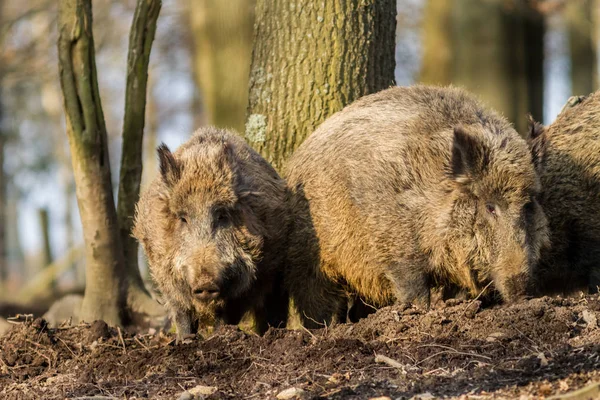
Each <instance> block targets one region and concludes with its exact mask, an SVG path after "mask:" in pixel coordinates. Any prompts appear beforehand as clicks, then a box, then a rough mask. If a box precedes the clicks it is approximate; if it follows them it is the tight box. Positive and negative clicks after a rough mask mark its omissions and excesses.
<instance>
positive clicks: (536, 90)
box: [452, 0, 544, 132]
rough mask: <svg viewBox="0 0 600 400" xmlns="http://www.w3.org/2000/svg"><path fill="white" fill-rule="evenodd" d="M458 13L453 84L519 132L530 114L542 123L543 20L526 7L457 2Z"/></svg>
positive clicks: (474, 0) (470, 0)
mask: <svg viewBox="0 0 600 400" xmlns="http://www.w3.org/2000/svg"><path fill="white" fill-rule="evenodd" d="M453 4H454V8H453V17H452V18H453V23H454V28H453V34H452V48H453V50H454V65H453V76H454V82H455V83H457V84H459V85H461V86H464V87H465V88H467V89H468V90H471V91H473V92H474V93H477V94H478V95H479V96H480V97H481V98H482V99H483V100H484V101H485V102H486V103H488V104H489V105H490V106H491V107H493V108H495V109H497V110H498V111H500V112H502V113H503V114H504V115H505V116H506V117H507V118H508V119H509V120H510V121H511V122H513V123H514V124H515V127H516V128H517V130H518V131H519V132H525V131H526V126H527V121H526V114H527V113H529V112H533V114H534V117H536V118H539V119H540V120H541V118H542V115H541V114H542V107H543V62H544V60H543V35H544V23H543V19H542V17H541V15H539V14H538V13H537V12H536V11H534V10H533V9H531V8H530V7H529V6H528V5H526V4H525V3H524V2H515V3H514V4H513V6H512V7H508V6H507V4H506V3H505V2H502V1H479V0H457V1H455V2H454V3H453Z"/></svg>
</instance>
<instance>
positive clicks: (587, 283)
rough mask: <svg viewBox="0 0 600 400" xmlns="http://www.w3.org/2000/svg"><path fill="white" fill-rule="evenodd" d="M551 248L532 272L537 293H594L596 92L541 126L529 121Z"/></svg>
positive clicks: (599, 140)
mask: <svg viewBox="0 0 600 400" xmlns="http://www.w3.org/2000/svg"><path fill="white" fill-rule="evenodd" d="M531 122H532V123H531V129H530V142H531V146H532V150H533V156H534V158H535V159H537V160H538V162H539V164H540V166H541V168H540V177H541V182H542V195H541V197H540V203H541V204H542V207H543V208H544V211H545V213H546V215H547V216H548V221H549V227H550V242H551V247H550V249H548V250H547V251H544V252H542V257H541V260H540V265H539V270H538V271H537V273H536V281H537V285H536V286H537V287H538V288H539V290H540V292H541V293H548V294H552V293H562V294H568V293H570V292H573V291H576V290H586V291H587V290H588V289H589V290H590V291H591V292H597V291H598V286H599V285H600V92H596V93H593V94H591V95H590V96H588V97H587V98H583V99H581V101H580V103H579V104H577V105H575V106H573V107H571V108H566V109H565V111H564V112H562V113H561V114H560V115H559V116H558V117H557V118H556V121H555V122H554V123H552V124H551V125H550V126H548V127H547V128H545V127H543V126H541V125H539V124H537V123H534V122H533V121H531Z"/></svg>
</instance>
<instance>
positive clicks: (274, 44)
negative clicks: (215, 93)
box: [245, 0, 396, 170]
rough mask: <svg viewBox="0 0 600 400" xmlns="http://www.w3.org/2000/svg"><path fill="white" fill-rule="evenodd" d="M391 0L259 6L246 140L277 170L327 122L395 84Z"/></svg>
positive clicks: (262, 2) (265, 0)
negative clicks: (355, 101) (348, 105)
mask: <svg viewBox="0 0 600 400" xmlns="http://www.w3.org/2000/svg"><path fill="white" fill-rule="evenodd" d="M395 17H396V2H395V1H394V0H379V1H376V0H331V1H317V2H316V1H308V0H290V1H279V0H258V2H257V6H256V19H257V20H256V24H255V31H254V52H253V55H252V67H251V72H250V93H249V107H248V121H247V123H246V132H245V135H246V139H247V140H248V142H249V143H250V144H251V145H252V146H253V147H254V148H255V149H257V150H258V151H259V152H260V153H261V154H262V155H263V156H264V157H265V158H266V159H267V160H268V161H269V162H271V163H272V164H273V166H274V167H275V168H277V169H279V170H281V168H282V166H283V164H284V161H285V160H286V159H287V158H288V157H289V156H290V155H291V154H292V152H293V151H294V150H295V149H296V148H297V147H298V146H299V145H300V144H301V143H302V141H303V140H304V139H305V138H306V137H307V136H308V135H310V134H311V132H312V131H313V130H314V129H315V128H316V127H317V126H318V125H319V124H320V123H321V122H323V121H324V120H325V119H326V118H327V117H329V116H330V115H332V114H333V113H335V112H336V111H339V110H341V109H342V108H343V107H344V106H346V105H347V104H350V103H351V102H353V101H354V100H356V99H357V98H359V97H361V96H364V95H366V94H368V93H373V92H377V91H379V90H382V89H385V88H387V87H389V86H391V85H393V84H394V66H395V60H394V47H395V46H394V42H395V28H396V18H395Z"/></svg>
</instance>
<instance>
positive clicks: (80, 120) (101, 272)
mask: <svg viewBox="0 0 600 400" xmlns="http://www.w3.org/2000/svg"><path fill="white" fill-rule="evenodd" d="M58 31H59V39H58V57H59V71H60V83H61V88H62V91H63V96H64V106H65V112H66V120H67V135H68V137H69V145H70V148H71V161H72V164H73V171H74V176H75V185H76V193H77V202H78V205H79V214H80V216H81V223H82V225H83V235H84V240H85V255H86V263H87V266H86V287H85V296H84V299H83V304H82V310H81V318H82V319H83V320H86V321H94V320H97V319H103V320H105V321H106V322H108V323H109V324H113V325H118V324H121V322H122V317H123V315H122V310H124V309H125V304H126V298H125V296H124V294H125V290H124V289H125V288H124V284H125V276H124V274H125V260H124V257H123V248H122V246H121V242H120V240H119V230H118V225H117V213H116V209H115V204H114V200H113V194H112V187H111V178H110V162H109V159H108V146H107V135H106V126H105V122H104V115H103V112H102V105H101V102H100V94H99V92H98V80H97V75H96V61H95V55H94V39H93V35H92V5H91V1H90V0H61V1H60V4H59V16H58Z"/></svg>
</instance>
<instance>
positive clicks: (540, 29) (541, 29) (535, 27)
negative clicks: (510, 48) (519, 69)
mask: <svg viewBox="0 0 600 400" xmlns="http://www.w3.org/2000/svg"><path fill="white" fill-rule="evenodd" d="M523 13H524V16H525V20H524V30H523V36H524V38H523V41H522V43H523V46H521V49H522V52H523V59H524V62H525V82H526V85H527V87H526V89H525V90H526V96H527V111H528V112H529V113H530V114H531V115H532V116H533V118H534V119H535V120H536V121H543V120H544V79H545V77H544V36H545V34H546V21H545V19H544V16H543V15H542V14H541V13H540V12H538V11H536V10H534V9H531V8H528V7H525V8H524V10H523ZM523 121H525V118H523V117H522V116H521V118H520V119H519V124H518V125H519V126H521V127H522V126H523V124H524V123H525V122H523ZM521 129H523V128H521ZM519 132H521V133H524V132H526V129H525V130H520V131H519Z"/></svg>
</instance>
